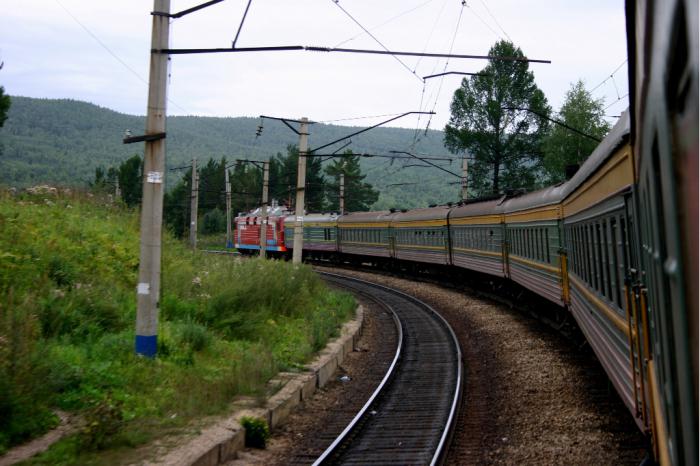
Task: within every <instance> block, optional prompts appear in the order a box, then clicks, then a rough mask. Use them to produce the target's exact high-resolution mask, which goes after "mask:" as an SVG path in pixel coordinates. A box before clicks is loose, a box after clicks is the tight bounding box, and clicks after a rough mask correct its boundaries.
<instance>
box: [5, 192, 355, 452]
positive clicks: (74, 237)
mask: <svg viewBox="0 0 700 466" xmlns="http://www.w3.org/2000/svg"><path fill="white" fill-rule="evenodd" d="M163 254H164V255H163V263H162V296H161V307H160V324H159V336H158V337H159V341H158V357H157V358H156V359H155V360H149V359H144V358H140V357H137V356H135V355H134V351H133V342H134V330H133V328H134V321H135V286H136V275H137V269H138V231H137V214H136V213H135V212H132V211H128V210H125V209H123V208H121V207H119V206H113V205H108V204H105V203H104V202H101V201H99V200H95V199H88V198H86V197H85V196H83V195H75V194H73V195H70V196H58V197H47V198H46V199H45V198H44V197H42V196H23V197H20V198H14V197H10V196H9V195H7V194H2V193H0V453H2V452H3V451H4V450H5V449H7V448H9V447H10V446H12V445H15V444H17V443H20V442H22V441H23V440H26V439H28V438H31V437H33V436H36V435H38V434H40V433H41V432H43V431H45V430H47V429H48V428H50V427H51V426H53V425H55V423H56V418H55V416H54V415H53V414H52V411H53V410H55V409H56V408H60V409H64V410H68V411H73V412H77V413H80V414H81V415H83V416H84V417H85V418H86V419H87V420H88V423H87V424H86V426H87V427H86V428H85V429H84V430H83V432H81V433H80V434H79V435H77V436H75V437H74V438H71V439H68V440H66V441H64V442H62V443H61V445H58V446H57V447H55V448H54V449H52V451H50V452H49V453H48V454H47V455H45V456H44V457H42V458H43V459H42V458H40V459H38V460H37V461H39V462H51V461H53V460H56V458H55V457H54V456H52V455H59V457H61V460H60V461H63V462H66V461H67V462H69V463H70V462H81V461H84V460H86V459H87V458H88V456H85V455H86V454H87V453H86V452H89V451H96V450H102V449H106V448H110V447H114V446H120V445H121V446H124V445H127V446H129V445H136V444H139V443H142V442H144V441H146V440H148V439H149V438H151V437H152V436H153V435H155V434H157V433H158V432H161V431H163V429H168V428H171V427H173V426H175V427H177V426H180V425H183V424H184V423H186V422H187V421H188V420H189V419H191V418H193V417H196V416H201V415H206V414H213V413H216V412H219V411H221V410H222V409H223V408H224V407H225V406H227V404H229V403H230V401H231V400H232V398H233V397H235V396H236V395H240V394H250V395H258V394H260V393H262V391H263V390H264V387H265V383H266V381H267V380H269V378H270V377H272V376H273V375H274V374H275V373H276V372H278V371H279V370H282V369H285V370H290V369H291V370H293V369H295V368H298V367H300V366H302V365H303V364H304V363H305V362H306V361H307V360H308V359H309V357H310V356H311V355H312V353H313V352H314V351H316V350H318V349H319V348H321V347H322V346H323V345H324V344H325V342H326V340H327V339H328V338H329V337H330V336H331V335H333V334H334V332H336V331H337V329H338V327H339V325H340V323H341V322H342V321H343V320H345V319H347V318H348V316H349V315H350V312H351V310H352V308H353V301H352V298H351V297H349V296H347V295H341V294H338V293H335V292H331V291H329V290H328V289H327V288H326V287H325V286H324V284H323V283H322V282H321V281H320V280H319V279H318V277H317V276H316V275H315V274H314V273H313V272H312V271H311V270H310V268H308V267H306V266H294V265H292V264H289V263H283V262H276V261H261V260H247V261H241V260H235V259H232V258H231V257H221V256H209V255H204V254H200V253H192V252H191V251H190V250H188V249H187V248H186V247H185V245H183V244H181V243H180V242H178V241H176V240H175V239H173V238H172V237H171V236H170V235H167V234H166V235H164V245H163ZM61 455H63V456H61ZM65 455H67V458H68V459H66V457H65Z"/></svg>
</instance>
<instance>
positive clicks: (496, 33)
mask: <svg viewBox="0 0 700 466" xmlns="http://www.w3.org/2000/svg"><path fill="white" fill-rule="evenodd" d="M464 4H465V6H466V7H467V8H469V9H470V10H471V11H472V13H473V14H474V16H476V19H478V20H479V21H481V22H482V23H483V24H484V26H486V27H487V28H489V29H490V30H491V32H493V33H494V34H495V35H496V37H498V38H499V39H501V40H505V39H503V36H502V35H500V34H499V33H498V31H496V30H495V29H494V28H492V27H491V26H490V25H489V24H488V23H487V22H486V21H484V19H483V18H482V17H481V16H479V14H478V13H477V12H476V11H474V8H472V7H470V6H469V5H467V4H466V2H465V3H464Z"/></svg>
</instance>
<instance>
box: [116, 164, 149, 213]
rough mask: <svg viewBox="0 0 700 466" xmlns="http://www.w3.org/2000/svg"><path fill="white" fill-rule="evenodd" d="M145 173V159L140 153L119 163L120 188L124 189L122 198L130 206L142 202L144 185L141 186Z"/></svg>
mask: <svg viewBox="0 0 700 466" xmlns="http://www.w3.org/2000/svg"><path fill="white" fill-rule="evenodd" d="M142 173H143V161H142V160H141V156H140V155H134V156H133V157H131V158H129V159H127V160H125V161H124V162H122V164H121V165H119V171H118V175H117V177H118V179H119V189H121V191H122V200H123V201H124V203H125V204H126V205H128V206H129V207H133V206H135V205H138V204H140V203H141V196H142V195H143V187H142V186H141V181H142V176H143V175H142Z"/></svg>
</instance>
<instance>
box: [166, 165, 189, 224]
mask: <svg viewBox="0 0 700 466" xmlns="http://www.w3.org/2000/svg"><path fill="white" fill-rule="evenodd" d="M191 182H192V171H191V170H190V171H188V172H186V173H185V176H183V177H182V178H181V179H180V181H178V182H177V184H176V185H175V187H174V188H173V189H171V190H170V191H168V192H166V193H165V196H164V197H163V220H164V222H165V224H166V225H167V227H168V228H169V229H170V231H172V233H173V234H174V235H175V236H176V237H178V238H183V237H184V236H185V232H186V231H189V230H188V228H189V224H190V217H189V215H190V195H191V186H192V185H191V184H190V183H191Z"/></svg>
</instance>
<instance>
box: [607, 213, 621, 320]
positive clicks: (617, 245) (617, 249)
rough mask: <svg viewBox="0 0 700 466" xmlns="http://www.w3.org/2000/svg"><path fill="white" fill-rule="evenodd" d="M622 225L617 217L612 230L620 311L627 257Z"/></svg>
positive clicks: (616, 291)
mask: <svg viewBox="0 0 700 466" xmlns="http://www.w3.org/2000/svg"><path fill="white" fill-rule="evenodd" d="M621 225H622V219H621V217H618V216H615V217H613V219H612V222H611V225H610V228H611V230H612V231H611V234H612V238H611V242H612V247H613V258H614V261H615V281H616V283H615V293H616V299H617V301H616V302H617V305H618V306H619V307H620V309H622V308H623V305H622V290H623V289H624V277H625V265H624V263H625V256H624V253H623V252H622V237H621V235H620V231H619V230H620V226H621Z"/></svg>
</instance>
